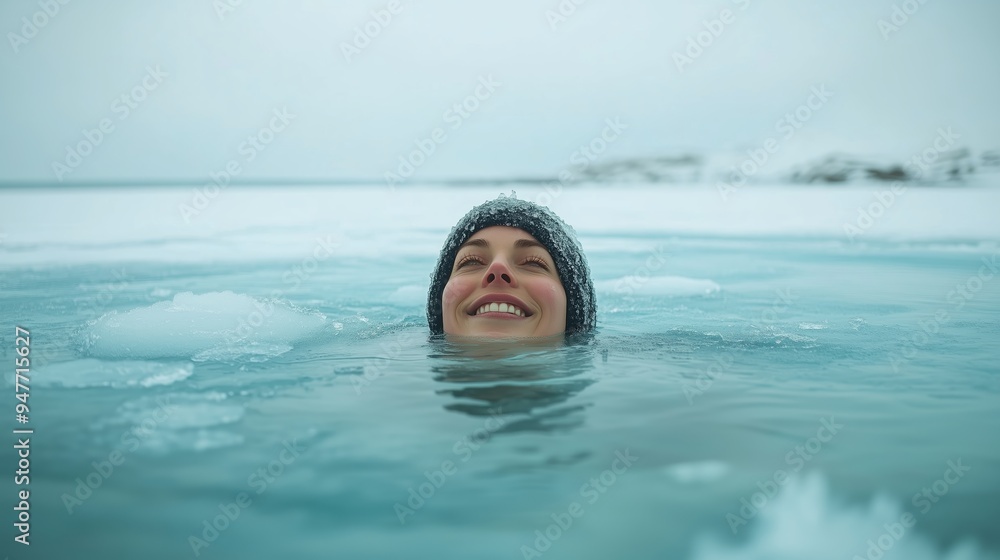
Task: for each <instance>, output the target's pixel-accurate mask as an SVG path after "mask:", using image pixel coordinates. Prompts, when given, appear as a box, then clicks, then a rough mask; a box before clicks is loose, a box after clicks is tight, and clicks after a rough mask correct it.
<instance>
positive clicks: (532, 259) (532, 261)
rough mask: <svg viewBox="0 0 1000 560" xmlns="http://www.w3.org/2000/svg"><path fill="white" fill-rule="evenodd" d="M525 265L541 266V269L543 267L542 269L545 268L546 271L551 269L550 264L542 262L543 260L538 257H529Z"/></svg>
mask: <svg viewBox="0 0 1000 560" xmlns="http://www.w3.org/2000/svg"><path fill="white" fill-rule="evenodd" d="M524 264H533V265H536V266H539V267H541V268H543V269H545V270H548V269H549V265H548V263H546V262H545V261H544V260H542V259H540V258H538V257H528V258H527V259H525V261H524Z"/></svg>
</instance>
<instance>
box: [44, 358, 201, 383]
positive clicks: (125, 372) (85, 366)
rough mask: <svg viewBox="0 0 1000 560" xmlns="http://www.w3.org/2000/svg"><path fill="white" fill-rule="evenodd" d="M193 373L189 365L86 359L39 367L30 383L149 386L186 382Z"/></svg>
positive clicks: (192, 368)
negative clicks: (184, 380)
mask: <svg viewBox="0 0 1000 560" xmlns="http://www.w3.org/2000/svg"><path fill="white" fill-rule="evenodd" d="M193 372H194V366H193V365H192V364H191V363H161V362H144V361H138V360H122V361H106V360H97V359H94V358H86V359H83V360H73V361H69V362H61V363H55V364H48V365H45V366H41V367H39V368H38V369H36V370H35V375H33V376H32V378H31V382H32V383H33V384H34V385H38V386H41V387H53V386H61V387H74V388H75V387H113V388H116V389H117V388H122V387H136V386H138V387H152V386H155V385H170V384H171V383H176V382H178V381H181V380H183V379H187V378H188V377H190V376H191V374H192V373H193Z"/></svg>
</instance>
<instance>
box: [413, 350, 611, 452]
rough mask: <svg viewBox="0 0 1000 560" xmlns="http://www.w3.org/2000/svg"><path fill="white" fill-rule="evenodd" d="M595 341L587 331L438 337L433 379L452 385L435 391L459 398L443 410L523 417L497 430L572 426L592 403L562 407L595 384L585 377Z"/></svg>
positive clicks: (543, 430)
mask: <svg viewBox="0 0 1000 560" xmlns="http://www.w3.org/2000/svg"><path fill="white" fill-rule="evenodd" d="M592 342H593V338H592V336H590V335H586V334H583V335H573V336H571V337H565V338H564V337H562V336H560V337H557V338H540V339H519V340H514V341H511V340H482V341H474V342H473V341H469V340H462V341H460V342H455V341H454V339H451V340H449V339H446V338H444V337H435V338H434V339H433V340H432V346H433V352H432V353H431V355H430V358H431V371H432V372H433V373H434V380H435V381H438V382H441V383H445V384H448V385H449V386H448V388H445V389H441V390H439V391H437V393H438V394H441V395H450V396H452V397H454V398H455V399H456V400H457V401H458V402H453V403H449V404H447V405H445V407H444V408H445V410H449V411H452V412H459V413H462V414H467V415H469V416H491V415H493V414H495V413H498V414H499V415H500V416H512V415H518V416H520V418H519V419H517V420H512V421H508V422H507V423H506V424H504V427H503V428H502V429H501V430H499V431H498V433H504V432H525V431H534V432H550V431H557V430H564V431H565V430H572V429H573V428H576V427H578V426H580V425H581V424H582V423H583V420H584V415H583V412H584V410H585V409H586V408H587V407H588V406H590V404H589V403H578V404H573V405H567V406H560V405H561V404H562V403H565V402H566V401H567V400H569V399H570V397H573V396H575V395H577V394H579V393H580V392H582V391H583V390H584V389H586V388H587V387H588V386H590V385H592V384H593V383H594V381H595V380H594V379H592V378H588V377H587V375H586V374H587V373H588V372H590V371H592V370H593V368H594V358H595V352H594V348H593V346H592ZM524 415H528V416H527V417H524Z"/></svg>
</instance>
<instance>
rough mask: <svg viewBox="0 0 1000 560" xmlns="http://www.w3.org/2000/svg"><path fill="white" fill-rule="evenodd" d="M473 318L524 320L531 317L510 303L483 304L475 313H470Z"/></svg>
mask: <svg viewBox="0 0 1000 560" xmlns="http://www.w3.org/2000/svg"><path fill="white" fill-rule="evenodd" d="M470 315H472V316H473V317H498V318H504V319H507V318H510V319H514V318H525V317H530V316H531V315H530V314H529V313H528V312H527V311H525V310H523V309H521V308H520V307H518V306H516V305H514V304H511V303H496V302H494V303H484V304H483V305H481V306H479V309H476V311H475V313H470Z"/></svg>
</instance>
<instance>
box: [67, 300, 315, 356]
mask: <svg viewBox="0 0 1000 560" xmlns="http://www.w3.org/2000/svg"><path fill="white" fill-rule="evenodd" d="M326 324H327V318H326V316H324V315H322V314H320V313H314V312H308V311H303V310H300V309H296V308H294V307H292V306H290V305H288V304H285V303H281V302H278V301H274V300H261V299H257V298H253V297H250V296H247V295H243V294H235V293H233V292H229V291H226V292H210V293H206V294H197V295H196V294H193V293H191V292H184V293H179V294H177V295H175V296H174V298H173V299H172V300H169V301H161V302H159V303H154V304H153V305H150V306H148V307H140V308H136V309H132V310H130V311H126V312H124V313H119V312H116V311H112V312H111V313H107V314H105V315H104V316H102V317H101V318H99V319H97V320H96V321H93V322H92V323H91V324H90V325H89V326H88V331H87V333H86V341H85V346H86V350H87V352H88V353H89V354H90V355H91V356H95V357H100V358H170V357H178V358H179V357H183V358H189V359H194V358H197V359H199V360H213V359H215V360H230V359H237V358H241V357H247V356H249V357H250V359H251V360H252V361H260V360H262V359H267V358H269V357H273V356H276V355H278V354H282V353H284V352H287V351H288V350H289V349H291V348H292V347H293V346H294V344H295V343H297V342H301V341H302V340H305V339H307V338H309V337H311V336H315V335H316V334H318V333H319V332H321V331H322V330H323V329H324V327H325V326H326Z"/></svg>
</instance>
